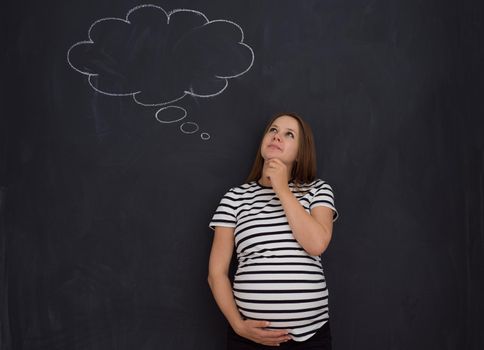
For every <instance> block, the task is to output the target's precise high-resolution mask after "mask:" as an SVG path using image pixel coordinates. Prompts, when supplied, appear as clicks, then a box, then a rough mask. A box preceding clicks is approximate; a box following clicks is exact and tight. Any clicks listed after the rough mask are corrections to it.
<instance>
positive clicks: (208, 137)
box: [200, 132, 210, 141]
mask: <svg viewBox="0 0 484 350" xmlns="http://www.w3.org/2000/svg"><path fill="white" fill-rule="evenodd" d="M200 137H201V138H202V140H204V141H207V140H210V134H209V133H206V132H202V133H201V134H200Z"/></svg>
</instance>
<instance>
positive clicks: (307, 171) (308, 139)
mask: <svg viewBox="0 0 484 350" xmlns="http://www.w3.org/2000/svg"><path fill="white" fill-rule="evenodd" d="M282 116H288V117H291V118H294V119H296V121H297V122H298V124H299V132H300V135H299V145H298V146H299V147H298V152H297V157H296V161H295V162H294V164H293V166H292V170H291V180H292V181H294V183H295V184H297V185H300V184H304V183H310V182H312V181H314V179H315V178H316V149H315V147H314V137H313V132H312V130H311V127H310V126H309V124H308V123H306V122H305V121H304V120H303V119H302V118H301V117H300V116H298V115H297V114H294V113H280V114H277V115H275V116H274V117H272V119H271V120H270V121H269V123H267V125H266V127H265V129H264V136H265V134H267V132H268V131H269V128H270V127H271V125H272V123H274V121H275V120H276V119H277V118H279V117H282ZM264 136H262V138H264ZM261 147H262V140H261V143H260V145H259V148H258V149H257V154H256V156H255V160H254V163H253V165H252V169H251V171H250V173H249V176H248V177H247V180H246V181H247V182H251V181H257V180H259V179H260V178H261V176H262V168H263V167H264V158H262V155H261Z"/></svg>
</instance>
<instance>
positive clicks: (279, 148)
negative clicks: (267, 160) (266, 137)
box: [267, 144, 282, 151]
mask: <svg viewBox="0 0 484 350" xmlns="http://www.w3.org/2000/svg"><path fill="white" fill-rule="evenodd" d="M267 147H269V148H274V149H277V150H279V151H282V149H281V147H279V146H277V145H274V144H270V145H269V146H267Z"/></svg>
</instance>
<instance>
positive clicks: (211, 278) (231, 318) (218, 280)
mask: <svg viewBox="0 0 484 350" xmlns="http://www.w3.org/2000/svg"><path fill="white" fill-rule="evenodd" d="M233 247H234V229H233V228H231V227H219V226H216V227H215V235H214V238H213V243H212V250H211V252H210V261H209V264H208V284H209V285H210V288H211V290H212V294H213V296H214V298H215V301H216V302H217V305H218V307H219V308H220V310H221V311H222V313H223V314H224V316H225V318H226V319H227V321H228V322H229V323H230V326H231V327H232V328H233V330H234V331H235V332H236V333H237V334H239V335H240V336H242V337H245V338H248V339H250V340H252V341H255V342H257V343H261V344H264V345H279V344H280V343H281V342H284V341H286V340H288V339H290V338H289V336H287V331H285V330H279V331H273V330H266V329H264V327H267V326H268V325H269V322H267V321H254V320H244V319H243V318H242V316H241V315H240V313H239V310H238V309H237V305H236V304H235V299H234V295H233V294H232V286H231V284H230V280H229V277H228V272H229V267H230V261H231V260H232V253H233V250H234V248H233Z"/></svg>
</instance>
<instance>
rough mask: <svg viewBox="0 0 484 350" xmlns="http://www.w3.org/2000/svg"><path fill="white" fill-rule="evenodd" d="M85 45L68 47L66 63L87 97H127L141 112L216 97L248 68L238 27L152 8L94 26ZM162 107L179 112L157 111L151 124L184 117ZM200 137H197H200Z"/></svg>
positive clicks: (249, 57) (250, 58)
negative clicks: (84, 82) (81, 78)
mask: <svg viewBox="0 0 484 350" xmlns="http://www.w3.org/2000/svg"><path fill="white" fill-rule="evenodd" d="M88 39H89V40H85V41H80V42H77V43H75V44H74V45H72V46H71V47H70V48H69V50H68V51H67V61H68V63H69V65H70V66H71V67H72V68H73V69H74V70H76V71H77V72H79V73H81V74H83V75H86V76H87V78H88V82H89V85H90V86H91V87H92V88H93V89H94V90H95V91H97V92H99V93H101V94H105V95H109V96H132V98H133V100H134V101H135V102H136V103H138V104H140V105H142V106H165V107H166V106H167V105H169V104H172V103H175V102H178V101H180V100H181V99H183V98H184V97H185V96H187V95H189V96H194V97H202V98H208V97H214V96H217V95H219V94H221V93H222V92H223V91H224V90H225V89H226V88H227V86H228V81H229V79H232V78H236V77H239V76H241V75H243V74H244V73H246V72H247V71H248V70H249V69H250V68H251V67H252V65H253V63H254V52H253V50H252V48H251V47H250V46H249V45H247V44H246V43H244V32H243V30H242V28H241V27H240V26H239V25H238V24H236V23H234V22H232V21H229V20H224V19H219V20H209V19H208V18H207V17H206V16H205V15H204V14H203V13H201V12H199V11H195V10H190V9H176V10H172V11H170V12H167V11H165V10H164V9H163V8H161V7H159V6H156V5H140V6H137V7H134V8H132V9H131V10H129V11H128V13H127V15H126V18H115V17H108V18H102V19H99V20H97V21H95V22H94V23H93V24H92V25H91V26H90V28H89V30H88ZM170 107H174V108H176V109H179V110H181V112H180V111H179V110H178V111H176V110H174V109H170V108H161V109H160V110H158V111H157V113H156V119H157V120H158V121H160V122H163V123H172V122H175V121H179V120H182V119H184V118H185V117H186V110H185V109H184V108H183V107H180V106H170ZM177 116H178V117H177ZM187 123H188V124H187ZM193 124H195V125H196V128H195V127H194V125H193ZM183 125H185V127H181V130H182V132H185V133H193V132H194V131H193V130H194V129H196V131H197V130H198V125H197V124H196V123H193V122H185V123H184V124H183ZM183 125H182V126H183ZM186 130H189V132H187V131H186ZM208 138H209V135H208V134H206V133H204V135H203V136H202V139H208Z"/></svg>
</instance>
